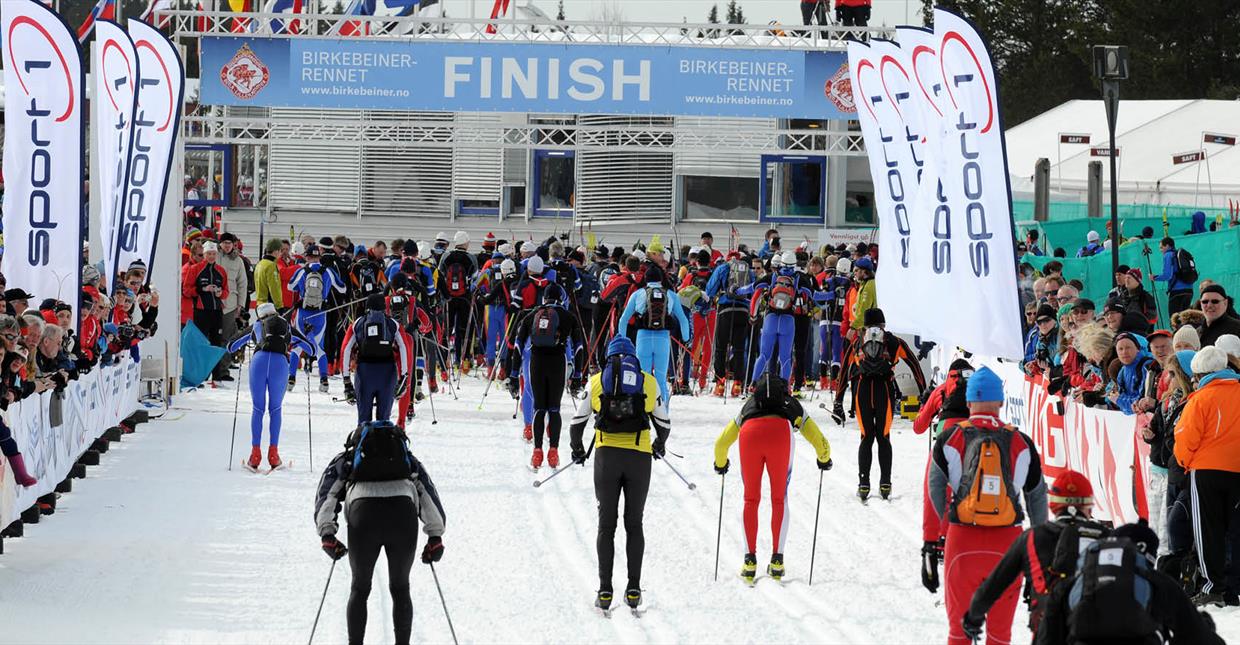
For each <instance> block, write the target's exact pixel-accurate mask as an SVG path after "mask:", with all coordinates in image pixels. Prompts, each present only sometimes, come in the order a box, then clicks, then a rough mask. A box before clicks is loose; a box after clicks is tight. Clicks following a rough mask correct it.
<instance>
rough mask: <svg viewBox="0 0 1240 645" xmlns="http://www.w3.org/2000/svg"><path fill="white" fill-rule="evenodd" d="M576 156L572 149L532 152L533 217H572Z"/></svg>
mask: <svg viewBox="0 0 1240 645" xmlns="http://www.w3.org/2000/svg"><path fill="white" fill-rule="evenodd" d="M576 161H577V154H576V153H575V152H574V151H572V150H535V151H534V178H533V179H534V180H533V182H531V183H532V184H533V186H534V217H572V216H573V203H574V200H575V197H576V193H577V186H576V178H577V173H576Z"/></svg>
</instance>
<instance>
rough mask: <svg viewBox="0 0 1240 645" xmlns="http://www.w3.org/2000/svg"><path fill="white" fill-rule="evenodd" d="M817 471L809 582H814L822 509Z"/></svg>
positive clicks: (819, 476) (820, 481) (820, 480)
mask: <svg viewBox="0 0 1240 645" xmlns="http://www.w3.org/2000/svg"><path fill="white" fill-rule="evenodd" d="M823 472H824V471H822V470H819V471H818V500H817V501H815V502H814V539H813V541H812V542H811V543H810V551H809V584H810V585H811V586H812V585H813V584H814V556H816V555H818V514H819V513H820V512H821V511H822V473H823Z"/></svg>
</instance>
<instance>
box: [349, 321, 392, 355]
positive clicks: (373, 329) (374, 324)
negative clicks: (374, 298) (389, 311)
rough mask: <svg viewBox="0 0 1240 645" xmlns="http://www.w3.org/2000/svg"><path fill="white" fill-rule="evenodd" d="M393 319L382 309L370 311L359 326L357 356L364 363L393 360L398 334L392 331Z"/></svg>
mask: <svg viewBox="0 0 1240 645" xmlns="http://www.w3.org/2000/svg"><path fill="white" fill-rule="evenodd" d="M390 322H391V321H390V320H388V317H387V316H386V315H384V313H383V312H382V311H368V312H366V317H365V318H363V319H362V324H361V325H359V326H358V328H357V333H359V334H360V335H361V338H358V339H357V358H358V360H360V361H362V362H364V363H372V362H386V361H390V360H392V357H393V354H392V351H393V350H394V349H395V348H396V334H395V332H393V331H392V325H390V324H389V323H390Z"/></svg>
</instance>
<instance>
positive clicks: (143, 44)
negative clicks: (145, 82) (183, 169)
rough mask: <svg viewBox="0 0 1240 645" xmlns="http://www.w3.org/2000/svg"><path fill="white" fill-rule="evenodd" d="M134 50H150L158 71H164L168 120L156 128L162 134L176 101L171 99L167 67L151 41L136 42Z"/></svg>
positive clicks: (170, 82) (169, 77)
mask: <svg viewBox="0 0 1240 645" xmlns="http://www.w3.org/2000/svg"><path fill="white" fill-rule="evenodd" d="M134 49H149V50H151V53H152V54H154V55H155V60H157V61H159V67H160V69H162V70H164V87H167V88H168V113H167V115H168V118H166V119H164V124H163V125H161V126H159V128H157V130H158V131H159V132H163V131H164V130H167V129H168V124H169V123H172V114H173V112H175V107H176V106H175V105H173V103H174V102H175V101H176V99H174V98H173V97H172V76H171V75H170V74H168V66H167V65H165V64H164V57H163V56H160V55H159V51H158V50H157V49H155V46H154V45H153V44H151V41H149V40H139V41H138V42H136V43H134Z"/></svg>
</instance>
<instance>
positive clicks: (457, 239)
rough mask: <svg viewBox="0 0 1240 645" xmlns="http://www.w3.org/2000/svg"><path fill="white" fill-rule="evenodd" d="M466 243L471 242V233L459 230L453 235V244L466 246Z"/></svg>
mask: <svg viewBox="0 0 1240 645" xmlns="http://www.w3.org/2000/svg"><path fill="white" fill-rule="evenodd" d="M466 244H469V233H466V232H465V231H457V232H456V234H455V235H453V236H452V246H465V245H466Z"/></svg>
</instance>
